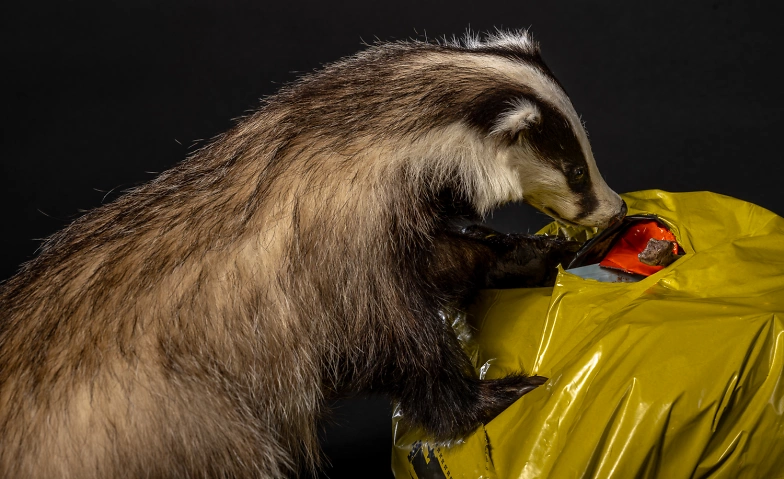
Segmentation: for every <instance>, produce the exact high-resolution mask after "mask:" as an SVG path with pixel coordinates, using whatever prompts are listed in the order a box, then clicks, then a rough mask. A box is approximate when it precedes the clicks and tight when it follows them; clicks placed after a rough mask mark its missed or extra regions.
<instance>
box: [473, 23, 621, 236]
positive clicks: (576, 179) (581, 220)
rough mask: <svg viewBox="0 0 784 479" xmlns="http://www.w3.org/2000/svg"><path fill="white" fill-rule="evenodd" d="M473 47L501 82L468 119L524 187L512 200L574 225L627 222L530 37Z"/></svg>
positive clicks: (493, 40)
mask: <svg viewBox="0 0 784 479" xmlns="http://www.w3.org/2000/svg"><path fill="white" fill-rule="evenodd" d="M468 47H469V50H471V49H473V50H474V51H475V52H476V53H479V54H481V55H482V64H483V66H484V67H485V68H488V69H492V70H494V71H495V72H496V78H497V79H498V80H496V83H494V84H491V85H489V86H488V91H487V92H486V93H484V94H483V95H481V96H478V98H480V101H479V102H478V104H477V105H476V106H475V109H476V111H478V112H481V114H478V115H476V116H472V115H469V117H468V118H469V122H471V123H473V125H474V126H476V127H479V128H484V129H485V131H487V132H488V135H489V137H491V138H494V139H496V141H498V143H499V145H500V146H499V148H498V150H497V151H498V156H499V157H498V158H497V161H496V163H497V164H502V165H505V167H506V168H507V174H508V175H510V176H509V177H510V178H512V177H514V178H516V179H517V181H518V184H519V187H520V188H519V189H518V190H517V192H516V194H514V195H510V196H512V197H513V198H511V199H514V200H523V201H525V202H526V203H528V204H530V205H532V206H533V207H535V208H537V209H538V210H540V211H542V212H544V213H546V214H547V215H549V216H551V217H553V218H554V219H556V220H557V221H560V222H562V223H564V224H566V225H569V226H576V225H579V226H588V227H599V228H606V227H608V226H609V225H611V224H613V223H615V222H617V221H619V220H620V219H622V218H623V217H624V216H625V215H626V204H625V203H624V202H623V200H622V199H621V198H620V197H619V196H618V194H616V193H615V192H614V191H613V190H611V189H610V188H609V187H608V186H607V184H606V183H605V181H604V179H603V178H602V176H601V174H600V173H599V170H598V168H597V166H596V162H595V161H594V158H593V153H592V152H591V146H590V143H589V141H588V135H587V134H586V132H585V129H584V127H583V124H582V121H581V120H580V118H579V116H578V115H577V113H576V111H575V109H574V107H573V106H572V103H571V101H570V100H569V97H568V96H567V95H566V93H565V91H564V89H563V87H562V86H561V84H560V83H559V82H558V80H557V79H555V77H554V76H553V74H552V72H551V71H550V70H549V68H548V67H547V66H546V65H545V64H544V62H543V61H542V59H541V57H540V55H539V50H538V47H537V45H536V44H535V43H533V41H532V40H531V38H530V37H529V36H528V35H527V34H526V33H523V34H522V35H500V36H496V37H492V38H491V39H490V40H489V41H487V42H484V43H481V42H478V43H475V44H473V45H468ZM469 110H471V109H470V108H469ZM489 113H492V114H489ZM488 118H493V119H494V120H493V122H492V124H490V125H488V124H487V119H488Z"/></svg>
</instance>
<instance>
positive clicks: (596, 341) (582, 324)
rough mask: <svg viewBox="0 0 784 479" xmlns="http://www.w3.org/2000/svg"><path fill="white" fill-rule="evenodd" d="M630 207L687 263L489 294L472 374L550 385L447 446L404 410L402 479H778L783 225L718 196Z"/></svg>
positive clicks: (397, 461)
mask: <svg viewBox="0 0 784 479" xmlns="http://www.w3.org/2000/svg"><path fill="white" fill-rule="evenodd" d="M624 199H625V200H626V202H627V204H628V206H629V210H630V214H653V215H656V216H657V217H658V218H659V219H660V221H662V222H663V223H665V224H666V225H667V226H668V228H669V229H670V231H672V233H673V234H674V236H675V238H676V239H677V242H678V243H679V244H680V245H681V246H682V247H683V248H684V249H685V251H686V254H685V255H683V256H682V257H680V259H678V261H676V262H675V263H673V264H671V265H669V266H667V267H666V268H663V269H662V270H661V271H658V272H656V273H654V274H652V275H651V276H649V277H646V278H644V279H641V280H640V281H638V282H631V283H627V282H599V281H595V280H592V279H586V278H582V277H579V276H576V275H574V274H571V273H568V272H566V271H564V270H561V271H560V272H559V275H558V278H557V281H556V285H555V287H553V288H532V289H514V290H489V291H485V292H483V293H482V295H481V297H480V299H479V301H478V302H477V303H476V304H475V306H474V308H473V309H472V311H471V312H470V315H469V318H468V319H469V321H471V323H472V324H473V325H474V326H475V327H476V328H477V330H478V335H476V336H475V337H474V342H475V343H474V347H475V348H476V352H475V357H476V363H475V364H476V366H477V370H479V369H480V368H481V369H482V370H483V372H484V375H485V376H486V377H487V378H498V377H503V376H504V375H506V374H508V373H511V372H518V371H521V370H523V371H526V372H528V373H530V374H537V375H540V376H545V377H548V378H549V380H548V381H547V382H546V383H545V384H544V385H542V386H541V387H539V388H538V389H536V390H534V391H533V392H530V393H528V394H527V395H525V396H523V397H522V398H520V400H518V401H517V402H515V403H514V404H513V405H512V406H510V407H509V408H508V409H507V410H506V411H504V412H502V413H501V414H500V415H499V416H497V417H496V418H495V419H494V420H492V421H490V422H489V423H488V424H486V425H484V426H482V427H480V428H479V429H478V430H477V431H475V432H474V433H473V434H471V435H469V436H468V437H466V438H464V439H463V440H462V441H460V442H459V443H456V444H452V445H450V446H448V447H447V446H443V445H435V444H432V443H430V442H428V438H427V437H424V436H423V435H422V433H421V432H420V431H417V430H405V429H404V427H403V423H401V422H400V416H399V414H397V415H396V417H395V418H394V419H393V423H394V434H395V446H394V450H393V461H392V465H393V471H394V472H395V475H396V477H398V478H409V477H412V478H420V479H424V478H442V477H448V478H463V477H465V478H478V477H482V478H507V477H519V478H535V477H536V478H548V477H549V478H562V477H602V478H605V477H618V478H626V477H661V478H670V477H699V478H707V477H710V478H745V477H747V478H760V477H765V478H767V477H774V478H775V477H782V475H783V474H784V219H782V218H781V217H779V216H776V215H775V214H773V213H771V212H770V211H767V210H765V209H763V208H760V207H757V206H754V205H752V204H749V203H745V202H742V201H739V200H735V199H732V198H728V197H725V196H721V195H716V194H711V193H666V192H662V191H643V192H638V193H632V194H629V195H625V197H624ZM559 230H560V228H559V227H558V226H557V225H555V224H553V225H550V226H549V227H548V228H546V229H545V230H544V231H543V232H542V233H546V234H556V233H558V231H559ZM576 234H582V235H584V239H587V238H588V237H594V236H597V237H598V235H596V232H592V231H588V232H585V231H582V232H581V231H576ZM584 266H585V265H583V266H578V268H579V267H584Z"/></svg>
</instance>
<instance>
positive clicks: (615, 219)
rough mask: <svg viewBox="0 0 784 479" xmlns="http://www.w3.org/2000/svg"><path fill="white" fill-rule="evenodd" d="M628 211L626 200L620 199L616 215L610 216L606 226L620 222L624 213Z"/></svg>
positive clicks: (609, 226)
mask: <svg viewBox="0 0 784 479" xmlns="http://www.w3.org/2000/svg"><path fill="white" fill-rule="evenodd" d="M628 211H629V208H627V207H626V202H625V201H623V200H621V210H620V211H619V212H618V214H617V215H615V216H613V217H612V218H610V223H609V224H608V225H607V227H608V228H611V227H613V226H615V225H617V224H618V223H620V222H621V221H622V220H623V219H624V218H625V217H626V213H627V212H628Z"/></svg>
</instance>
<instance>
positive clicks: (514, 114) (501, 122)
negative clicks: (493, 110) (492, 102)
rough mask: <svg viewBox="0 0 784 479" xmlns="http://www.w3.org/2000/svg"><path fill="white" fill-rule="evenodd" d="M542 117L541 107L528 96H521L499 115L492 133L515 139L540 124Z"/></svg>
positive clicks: (511, 139)
mask: <svg viewBox="0 0 784 479" xmlns="http://www.w3.org/2000/svg"><path fill="white" fill-rule="evenodd" d="M541 119H542V114H541V112H540V111H539V107H537V106H536V104H535V103H534V102H532V101H530V100H528V99H527V98H521V99H519V100H517V101H515V102H514V103H513V104H512V107H511V108H510V109H508V110H506V111H505V112H504V113H502V114H501V115H500V116H499V117H498V120H497V121H496V123H495V126H494V127H493V130H492V131H491V132H490V134H491V135H496V136H500V137H503V138H507V139H508V140H510V141H515V140H516V139H517V138H518V137H519V136H520V133H522V132H524V131H525V130H527V129H529V128H531V127H532V126H533V125H536V124H538V123H539V122H540V121H541Z"/></svg>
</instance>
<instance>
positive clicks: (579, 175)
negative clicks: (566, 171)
mask: <svg viewBox="0 0 784 479" xmlns="http://www.w3.org/2000/svg"><path fill="white" fill-rule="evenodd" d="M583 178H585V168H583V167H582V166H578V167H577V168H575V169H573V170H572V178H571V180H572V181H582V180H583Z"/></svg>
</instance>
